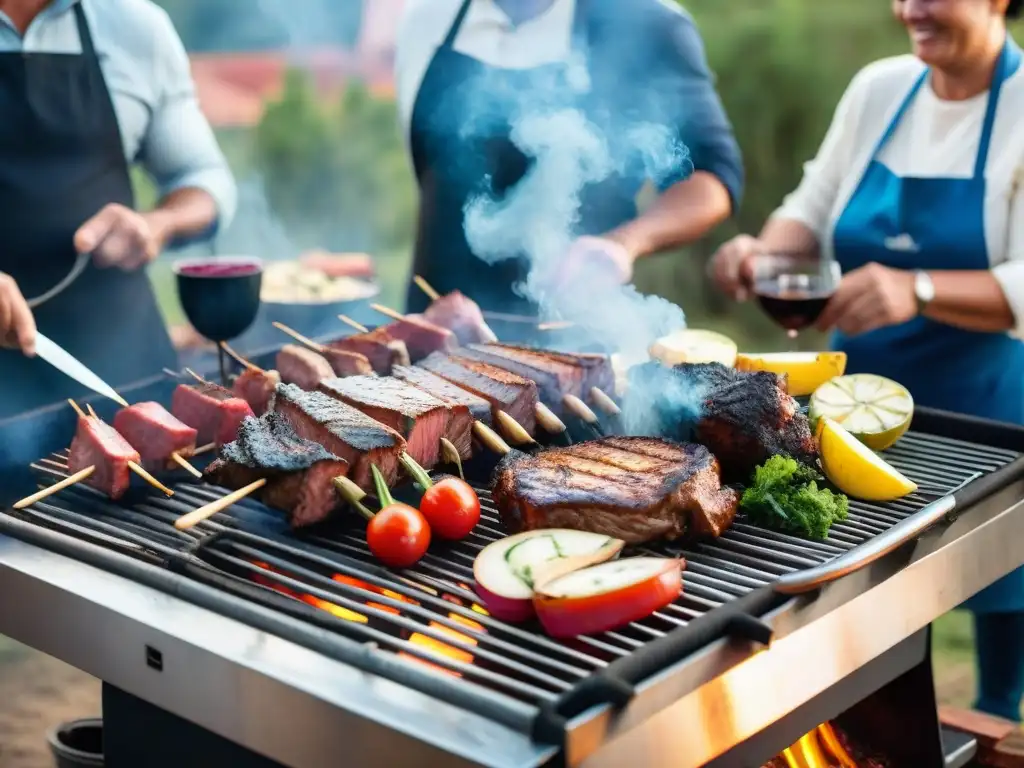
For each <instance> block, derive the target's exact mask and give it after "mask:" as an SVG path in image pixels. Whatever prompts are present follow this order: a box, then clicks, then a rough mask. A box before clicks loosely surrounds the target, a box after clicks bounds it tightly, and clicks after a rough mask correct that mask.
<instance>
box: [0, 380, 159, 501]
mask: <svg viewBox="0 0 1024 768" xmlns="http://www.w3.org/2000/svg"><path fill="white" fill-rule="evenodd" d="M68 402H69V403H70V404H71V407H72V408H74V409H75V413H77V414H78V428H77V430H76V432H75V437H74V439H73V440H72V441H71V450H70V451H69V453H68V471H69V472H70V473H71V474H70V475H69V476H68V477H66V478H64V479H63V480H61V481H59V482H57V483H54V484H53V485H51V486H49V487H48V488H44V489H42V490H40V491H38V492H36V493H34V494H32V495H31V496H27V497H25V498H24V499H21V500H20V501H18V502H16V503H15V504H14V508H15V509H24V508H25V507H28V506H31V505H32V504H35V503H37V502H39V501H42V500H43V499H45V498H47V497H49V496H52V495H53V494H55V493H58V492H60V491H62V490H63V489H65V488H68V487H70V486H72V485H75V484H76V483H80V482H85V483H86V484H87V485H90V486H92V487H93V488H96V489H97V490H99V491H102V492H103V493H106V494H107V496H109V497H110V498H111V499H114V500H116V499H119V498H121V496H123V495H124V494H125V492H126V491H127V490H128V486H129V485H130V477H129V473H130V472H135V473H136V474H137V475H139V477H141V478H142V479H143V480H145V481H146V482H147V483H149V484H150V485H152V486H153V487H154V488H156V489H157V490H159V491H162V492H163V493H165V494H166V495H168V496H173V495H174V491H172V490H171V489H170V488H168V487H167V486H165V485H164V484H163V483H161V482H160V481H159V480H157V479H156V478H155V477H153V476H152V475H150V474H149V473H148V472H147V471H146V470H144V469H143V468H142V467H141V466H140V465H139V461H140V460H141V459H140V457H139V454H138V452H137V451H136V450H135V449H134V448H132V447H131V445H129V444H128V441H127V440H125V439H124V438H123V437H122V436H121V435H120V434H118V433H117V431H116V430H114V428H113V427H111V426H110V425H108V424H106V423H104V422H103V421H102V420H100V419H99V418H97V417H96V416H95V415H88V414H86V413H85V411H83V410H82V409H81V408H80V407H79V406H78V403H76V402H75V401H74V400H68ZM93 414H95V411H93Z"/></svg>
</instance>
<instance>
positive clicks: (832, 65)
mask: <svg viewBox="0 0 1024 768" xmlns="http://www.w3.org/2000/svg"><path fill="white" fill-rule="evenodd" d="M160 2H161V3H162V4H163V5H164V6H165V7H166V8H167V9H168V11H169V12H170V13H171V16H172V18H173V19H174V21H175V23H176V24H177V25H178V27H179V30H180V31H181V34H182V37H183V38H184V40H185V42H186V44H187V45H188V46H189V47H190V49H194V50H204V49H205V48H207V47H210V46H211V45H213V39H214V38H215V37H217V36H218V35H219V36H220V40H221V42H220V46H221V48H222V49H223V48H227V49H236V50H247V49H249V48H259V47H273V45H274V44H275V42H276V43H280V40H279V39H277V38H276V37H275V36H274V35H275V34H277V35H278V36H280V34H284V33H273V34H271V33H268V32H266V25H255V24H251V23H250V24H245V23H238V24H230V25H227V26H225V24H224V23H223V22H224V17H225V14H228V13H229V12H230V10H231V9H232V8H237V3H236V0H201V2H196V0H160ZM304 2H310V3H314V4H315V3H329V4H331V5H330V7H331V8H332V9H335V12H336V13H335V15H334V16H332V17H331V22H332V23H331V24H323V25H313V29H312V30H311V31H310V30H309V29H305V30H303V31H302V34H304V35H305V36H304V37H296V36H297V35H299V34H300V33H299V31H296V30H291V31H288V30H286V32H287V34H290V35H291V38H290V39H291V40H292V41H293V44H296V42H295V41H296V40H298V43H299V44H307V43H308V44H309V45H316V44H321V43H324V42H325V41H327V42H329V41H332V40H333V41H334V42H341V43H344V42H345V41H348V42H349V43H351V40H352V39H353V36H354V30H355V29H357V27H358V21H359V19H358V11H356V12H355V13H353V12H346V11H345V10H344V7H345V6H348V5H350V4H349V3H346V2H340V3H337V2H336V0H304ZM351 5H352V7H355V4H351ZM683 5H684V6H685V7H686V9H687V10H688V11H689V12H690V13H692V14H693V16H694V17H695V19H696V21H697V23H698V26H699V27H700V29H701V31H702V34H703V37H704V41H705V45H706V49H707V55H708V58H709V60H710V63H711V67H712V69H713V70H714V72H715V73H716V76H717V78H718V88H719V92H720V94H721V97H722V99H723V101H724V102H725V106H726V109H727V111H728V114H729V116H730V117H731V119H732V122H733V124H734V127H735V130H736V133H737V136H738V138H739V142H740V145H741V147H742V149H743V153H744V160H745V163H746V170H747V188H746V194H745V200H744V203H743V207H742V209H741V210H740V211H739V212H738V215H737V216H736V218H735V221H733V222H730V223H729V224H728V225H726V226H723V227H722V228H721V229H720V230H719V231H718V232H716V233H715V234H714V235H713V236H712V237H710V238H709V239H708V240H707V241H706V242H702V243H699V244H697V245H695V246H693V247H691V248H688V249H686V250H685V251H683V252H676V253H666V254H662V255H659V256H656V257H652V258H649V259H645V260H643V261H642V262H641V264H640V265H639V266H638V271H637V283H638V285H639V286H640V287H641V289H642V290H644V291H646V292H648V293H659V294H661V295H664V296H665V297H667V298H669V299H671V300H672V301H674V302H676V303H677V304H679V305H680V306H682V307H683V309H684V310H685V312H686V314H687V317H688V322H689V324H690V325H691V326H704V327H712V328H716V329H720V330H723V331H725V332H727V333H729V334H730V335H732V336H733V337H735V338H736V339H737V341H739V342H740V343H741V345H742V346H745V347H748V348H752V347H759V348H775V347H780V346H782V345H783V344H784V343H785V340H784V338H783V337H782V334H781V333H780V332H779V331H778V330H777V328H775V327H774V326H773V325H771V324H770V323H769V322H768V321H766V320H765V318H764V316H763V315H762V314H761V313H760V312H759V311H758V310H757V308H756V307H755V306H742V307H738V308H737V307H735V306H734V305H731V304H730V303H728V302H726V301H725V300H723V299H722V298H721V297H720V296H718V295H717V294H716V293H715V291H713V290H711V288H710V286H709V285H708V284H707V280H706V277H705V270H704V263H705V261H706V259H707V257H708V256H709V254H710V253H711V252H713V250H714V248H715V246H716V245H717V244H718V243H719V242H721V241H722V240H723V239H725V238H727V237H729V236H731V235H732V234H735V233H737V232H756V231H757V230H758V229H759V228H760V226H761V224H762V222H763V221H764V219H765V218H766V216H767V215H768V214H769V213H770V212H771V211H772V210H773V209H774V208H775V206H777V205H778V203H779V202H780V200H781V199H782V197H783V196H784V195H785V194H786V193H787V192H788V191H789V190H791V189H792V188H793V187H794V186H795V185H796V184H797V183H798V181H799V179H800V174H801V169H802V165H803V163H804V162H806V161H807V160H808V159H810V158H811V157H813V155H814V153H815V152H816V150H817V147H818V144H819V142H820V141H821V138H822V136H823V135H824V133H825V130H826V128H827V126H828V123H829V121H830V119H831V116H832V112H833V110H834V108H835V105H836V104H837V102H838V100H839V98H840V96H841V95H842V92H843V90H844V89H845V87H846V85H847V83H848V82H849V80H850V78H851V77H852V75H853V74H854V73H855V72H856V71H857V70H858V69H860V68H861V67H862V66H864V65H865V64H866V63H867V62H869V61H871V60H873V59H876V58H879V57H882V56H887V55H893V54H896V53H901V52H904V51H905V50H906V49H907V41H906V34H905V32H904V31H903V29H902V28H901V27H899V26H898V25H897V24H896V22H895V21H894V20H893V19H892V17H891V15H890V6H889V3H888V2H884V1H883V0H879V1H878V2H853V1H852V0H850V1H848V2H833V3H820V2H816V1H815V0H728V2H723V1H722V0H685V2H684V3H683ZM258 7H259V8H261V9H264V10H265V11H266V12H267V13H268V14H269V16H270V17H272V18H276V17H275V16H274V14H275V13H276V14H279V15H280V17H281V18H282V24H285V23H286V20H287V10H286V9H287V3H285V2H283V0H282V2H277V1H276V0H274V1H272V2H268V0H261V3H260V5H259V6H258ZM324 7H325V8H327V6H326V5H325V6H324ZM218 14H219V16H218ZM218 20H219V22H218ZM215 22H218V23H219V26H218V25H217V24H215ZM396 22H397V20H396ZM306 26H307V27H309V26H310V25H306ZM218 29H219V30H222V31H215V30H218ZM226 29H227V30H230V34H229V35H228V36H227V38H226V39H225V37H224V35H225V32H223V30H226ZM261 30H262V31H261ZM1018 38H1024V35H1018ZM221 141H222V143H223V145H224V148H225V152H226V153H227V154H228V156H229V158H230V159H231V162H232V166H233V167H234V170H235V172H236V174H237V176H238V178H239V181H240V184H241V187H242V189H241V196H242V210H241V211H240V213H239V216H238V219H237V221H236V222H235V224H234V226H233V227H232V228H231V230H230V231H228V232H226V233H223V235H222V237H221V238H220V239H219V241H218V243H217V245H216V248H217V249H218V250H219V251H221V252H228V251H235V252H237V251H239V250H242V249H245V250H248V251H258V252H259V253H258V255H260V256H263V257H265V258H267V257H269V258H273V257H281V258H290V257H292V256H294V255H295V254H296V253H297V252H299V251H301V250H303V249H306V248H314V247H324V248H328V249H331V250H337V251H358V250H365V251H367V252H370V253H372V254H374V256H375V257H376V259H377V265H378V269H379V277H380V281H381V284H382V289H383V293H382V299H383V301H384V302H385V303H390V304H393V305H400V304H401V301H402V296H403V290H404V281H405V279H406V276H407V272H408V265H409V260H410V251H411V247H412V238H413V227H414V221H415V209H416V190H415V186H414V181H413V179H412V175H411V172H410V170H409V167H408V162H407V160H406V156H405V149H404V143H403V139H402V137H400V136H399V133H398V130H397V128H396V112H395V106H394V104H393V103H392V102H391V101H390V100H388V99H383V98H378V97H374V96H372V95H371V94H370V93H369V92H368V91H367V90H365V89H364V88H363V87H362V86H360V85H358V84H353V85H351V86H350V87H349V88H348V90H347V91H346V92H345V93H344V94H343V95H342V96H341V97H340V98H339V99H337V100H331V101H325V100H324V99H323V98H322V97H318V95H317V92H316V91H315V90H314V88H313V87H312V85H311V83H310V82H309V79H308V77H307V76H305V75H304V74H303V73H301V72H298V71H295V72H292V73H291V75H290V76H289V77H288V80H287V85H286V88H285V91H284V93H283V95H282V96H281V98H280V100H279V101H278V102H277V103H275V104H272V105H271V106H270V107H269V109H268V110H267V112H266V114H265V116H264V118H263V121H262V123H261V124H260V125H259V126H258V127H257V128H256V129H255V130H251V131H249V130H247V131H232V132H225V133H222V134H221ZM139 183H140V194H141V195H142V197H143V199H144V200H146V199H149V198H151V197H152V190H150V189H148V188H147V185H146V181H145V180H144V179H142V178H141V176H140V177H139ZM153 272H154V280H155V282H156V283H157V286H158V288H159V290H160V293H161V298H162V302H163V304H164V307H165V310H166V312H167V315H168V317H169V319H170V320H172V321H177V320H179V319H180V314H179V312H178V309H177V307H176V299H175V297H174V295H173V288H172V287H171V286H170V281H169V280H168V279H167V268H166V264H158V265H157V267H156V269H154V271H153ZM821 341H822V340H821V339H816V338H806V339H804V340H803V344H805V345H808V346H813V345H816V344H820V343H821Z"/></svg>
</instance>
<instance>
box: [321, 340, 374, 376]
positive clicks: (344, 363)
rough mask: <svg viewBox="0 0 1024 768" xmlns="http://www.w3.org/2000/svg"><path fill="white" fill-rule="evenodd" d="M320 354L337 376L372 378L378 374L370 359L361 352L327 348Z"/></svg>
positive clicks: (322, 348) (323, 348)
mask: <svg viewBox="0 0 1024 768" xmlns="http://www.w3.org/2000/svg"><path fill="white" fill-rule="evenodd" d="M320 354H321V355H322V356H323V357H324V358H325V359H326V360H327V362H328V363H330V366H331V370H332V371H333V372H334V375H335V376H372V375H373V374H374V373H376V371H374V370H373V366H372V365H371V364H370V360H369V358H367V357H366V355H363V354H360V353H359V352H352V351H350V350H348V349H341V348H338V347H333V346H327V347H321V348H320Z"/></svg>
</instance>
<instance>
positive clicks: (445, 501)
mask: <svg viewBox="0 0 1024 768" xmlns="http://www.w3.org/2000/svg"><path fill="white" fill-rule="evenodd" d="M420 512H422V513H423V517H425V518H426V519H427V522H428V523H429V524H430V530H432V531H433V532H434V533H436V534H437V535H438V536H440V537H441V538H442V539H449V540H456V539H463V538H465V537H466V536H468V535H469V533H470V531H472V530H473V528H475V527H476V524H477V523H478V522H480V499H479V498H478V497H477V495H476V491H474V490H473V489H472V488H471V487H470V485H469V483H467V482H465V481H463V480H459V479H458V478H457V477H446V478H445V479H443V480H439V481H437V482H436V483H434V485H432V486H431V487H430V488H428V489H427V490H426V491H425V492H424V494H423V499H422V500H421V501H420Z"/></svg>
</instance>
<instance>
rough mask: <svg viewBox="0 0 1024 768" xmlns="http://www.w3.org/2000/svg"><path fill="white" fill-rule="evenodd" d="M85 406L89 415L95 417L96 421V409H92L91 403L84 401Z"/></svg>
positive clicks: (97, 417) (97, 418) (97, 419)
mask: <svg viewBox="0 0 1024 768" xmlns="http://www.w3.org/2000/svg"><path fill="white" fill-rule="evenodd" d="M85 408H86V410H87V411H89V415H90V416H92V417H93V418H94V419H96V421H99V420H100V417H99V416H98V415H97V414H96V411H94V410H93V408H92V403H86V404H85Z"/></svg>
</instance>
